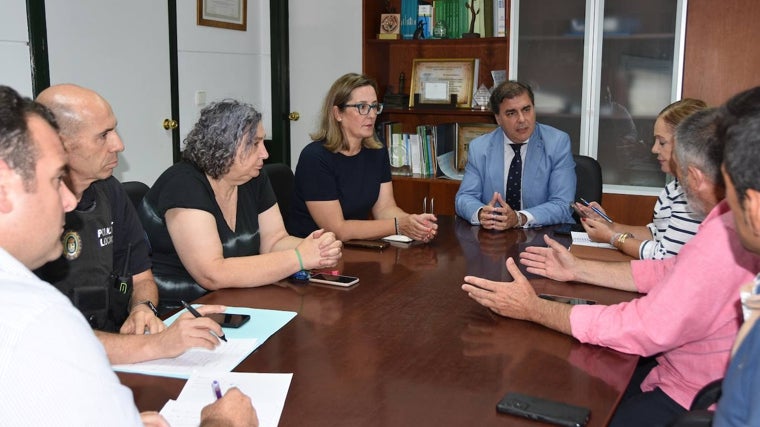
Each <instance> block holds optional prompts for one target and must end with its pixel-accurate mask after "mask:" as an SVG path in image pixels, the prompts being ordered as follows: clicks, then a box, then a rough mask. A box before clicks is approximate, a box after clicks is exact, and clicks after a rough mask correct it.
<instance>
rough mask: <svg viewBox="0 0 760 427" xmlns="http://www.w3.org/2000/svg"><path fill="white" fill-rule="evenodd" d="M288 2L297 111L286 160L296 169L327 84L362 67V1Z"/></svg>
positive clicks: (292, 86)
mask: <svg viewBox="0 0 760 427" xmlns="http://www.w3.org/2000/svg"><path fill="white" fill-rule="evenodd" d="M289 1H290V2H289V5H288V8H289V11H290V24H289V26H290V108H291V110H292V111H297V112H298V113H299V114H300V115H301V119H300V120H298V121H297V122H291V126H290V130H291V135H290V165H291V166H292V167H293V169H295V167H296V164H297V162H298V157H299V156H300V154H301V150H303V148H304V147H305V146H306V145H307V144H308V143H309V142H311V139H310V138H309V133H311V132H314V131H315V130H316V127H317V121H318V116H319V110H320V108H321V107H322V105H321V104H322V101H323V99H324V97H325V94H326V93H327V91H328V90H329V89H330V86H331V85H332V84H333V82H334V81H335V80H336V79H337V78H338V77H340V76H342V75H343V74H346V73H350V72H356V73H360V72H361V71H362V20H361V13H362V2H360V1H357V0H320V1H314V0H289ZM315 16H318V17H319V18H315ZM275 78H278V77H277V76H276V77H275ZM279 78H285V76H282V77H279Z"/></svg>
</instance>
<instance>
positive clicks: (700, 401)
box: [670, 378, 723, 427]
mask: <svg viewBox="0 0 760 427" xmlns="http://www.w3.org/2000/svg"><path fill="white" fill-rule="evenodd" d="M722 390H723V379H722V378H721V379H718V380H715V381H713V382H711V383H708V384H707V385H706V386H704V387H702V389H701V390H699V393H697V395H696V396H694V400H693V401H692V402H691V406H690V407H689V410H688V411H687V412H686V413H684V414H682V415H680V416H679V417H678V418H677V419H676V420H675V421H673V422H672V423H671V424H670V427H710V426H711V425H712V421H713V416H714V415H715V413H714V412H713V411H711V410H709V409H707V408H709V407H710V405H712V404H713V403H717V402H718V400H719V399H720V395H721V392H722Z"/></svg>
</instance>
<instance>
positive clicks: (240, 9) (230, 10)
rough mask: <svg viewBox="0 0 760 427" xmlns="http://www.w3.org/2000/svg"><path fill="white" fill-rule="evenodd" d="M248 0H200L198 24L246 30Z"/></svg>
mask: <svg viewBox="0 0 760 427" xmlns="http://www.w3.org/2000/svg"><path fill="white" fill-rule="evenodd" d="M247 16H248V0H198V25H204V26H207V27H217V28H227V29H229V30H239V31H246V29H247V28H248V20H247Z"/></svg>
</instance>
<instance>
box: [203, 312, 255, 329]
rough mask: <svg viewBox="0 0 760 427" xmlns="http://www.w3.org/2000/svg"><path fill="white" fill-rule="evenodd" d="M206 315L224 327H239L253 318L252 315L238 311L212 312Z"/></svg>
mask: <svg viewBox="0 0 760 427" xmlns="http://www.w3.org/2000/svg"><path fill="white" fill-rule="evenodd" d="M204 317H208V318H209V319H212V320H213V321H215V322H216V323H218V324H219V325H221V327H223V328H239V327H241V326H243V325H245V323H246V322H248V321H249V320H251V316H250V315H248V314H236V313H211V314H207V315H205V316H204Z"/></svg>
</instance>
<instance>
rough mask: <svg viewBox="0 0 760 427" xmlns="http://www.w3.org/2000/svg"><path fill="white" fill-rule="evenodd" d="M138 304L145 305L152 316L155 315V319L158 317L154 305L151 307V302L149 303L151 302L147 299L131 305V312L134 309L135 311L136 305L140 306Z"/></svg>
mask: <svg viewBox="0 0 760 427" xmlns="http://www.w3.org/2000/svg"><path fill="white" fill-rule="evenodd" d="M140 304H145V305H147V306H148V308H149V309H150V311H152V312H153V314H155V315H156V317H158V309H157V308H156V306H155V305H153V301H151V300H149V299H146V300H145V301H140V302H138V303H137V304H135V305H133V306H132V310H134V309H135V307H137V306H138V305H140ZM132 310H130V311H132Z"/></svg>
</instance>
